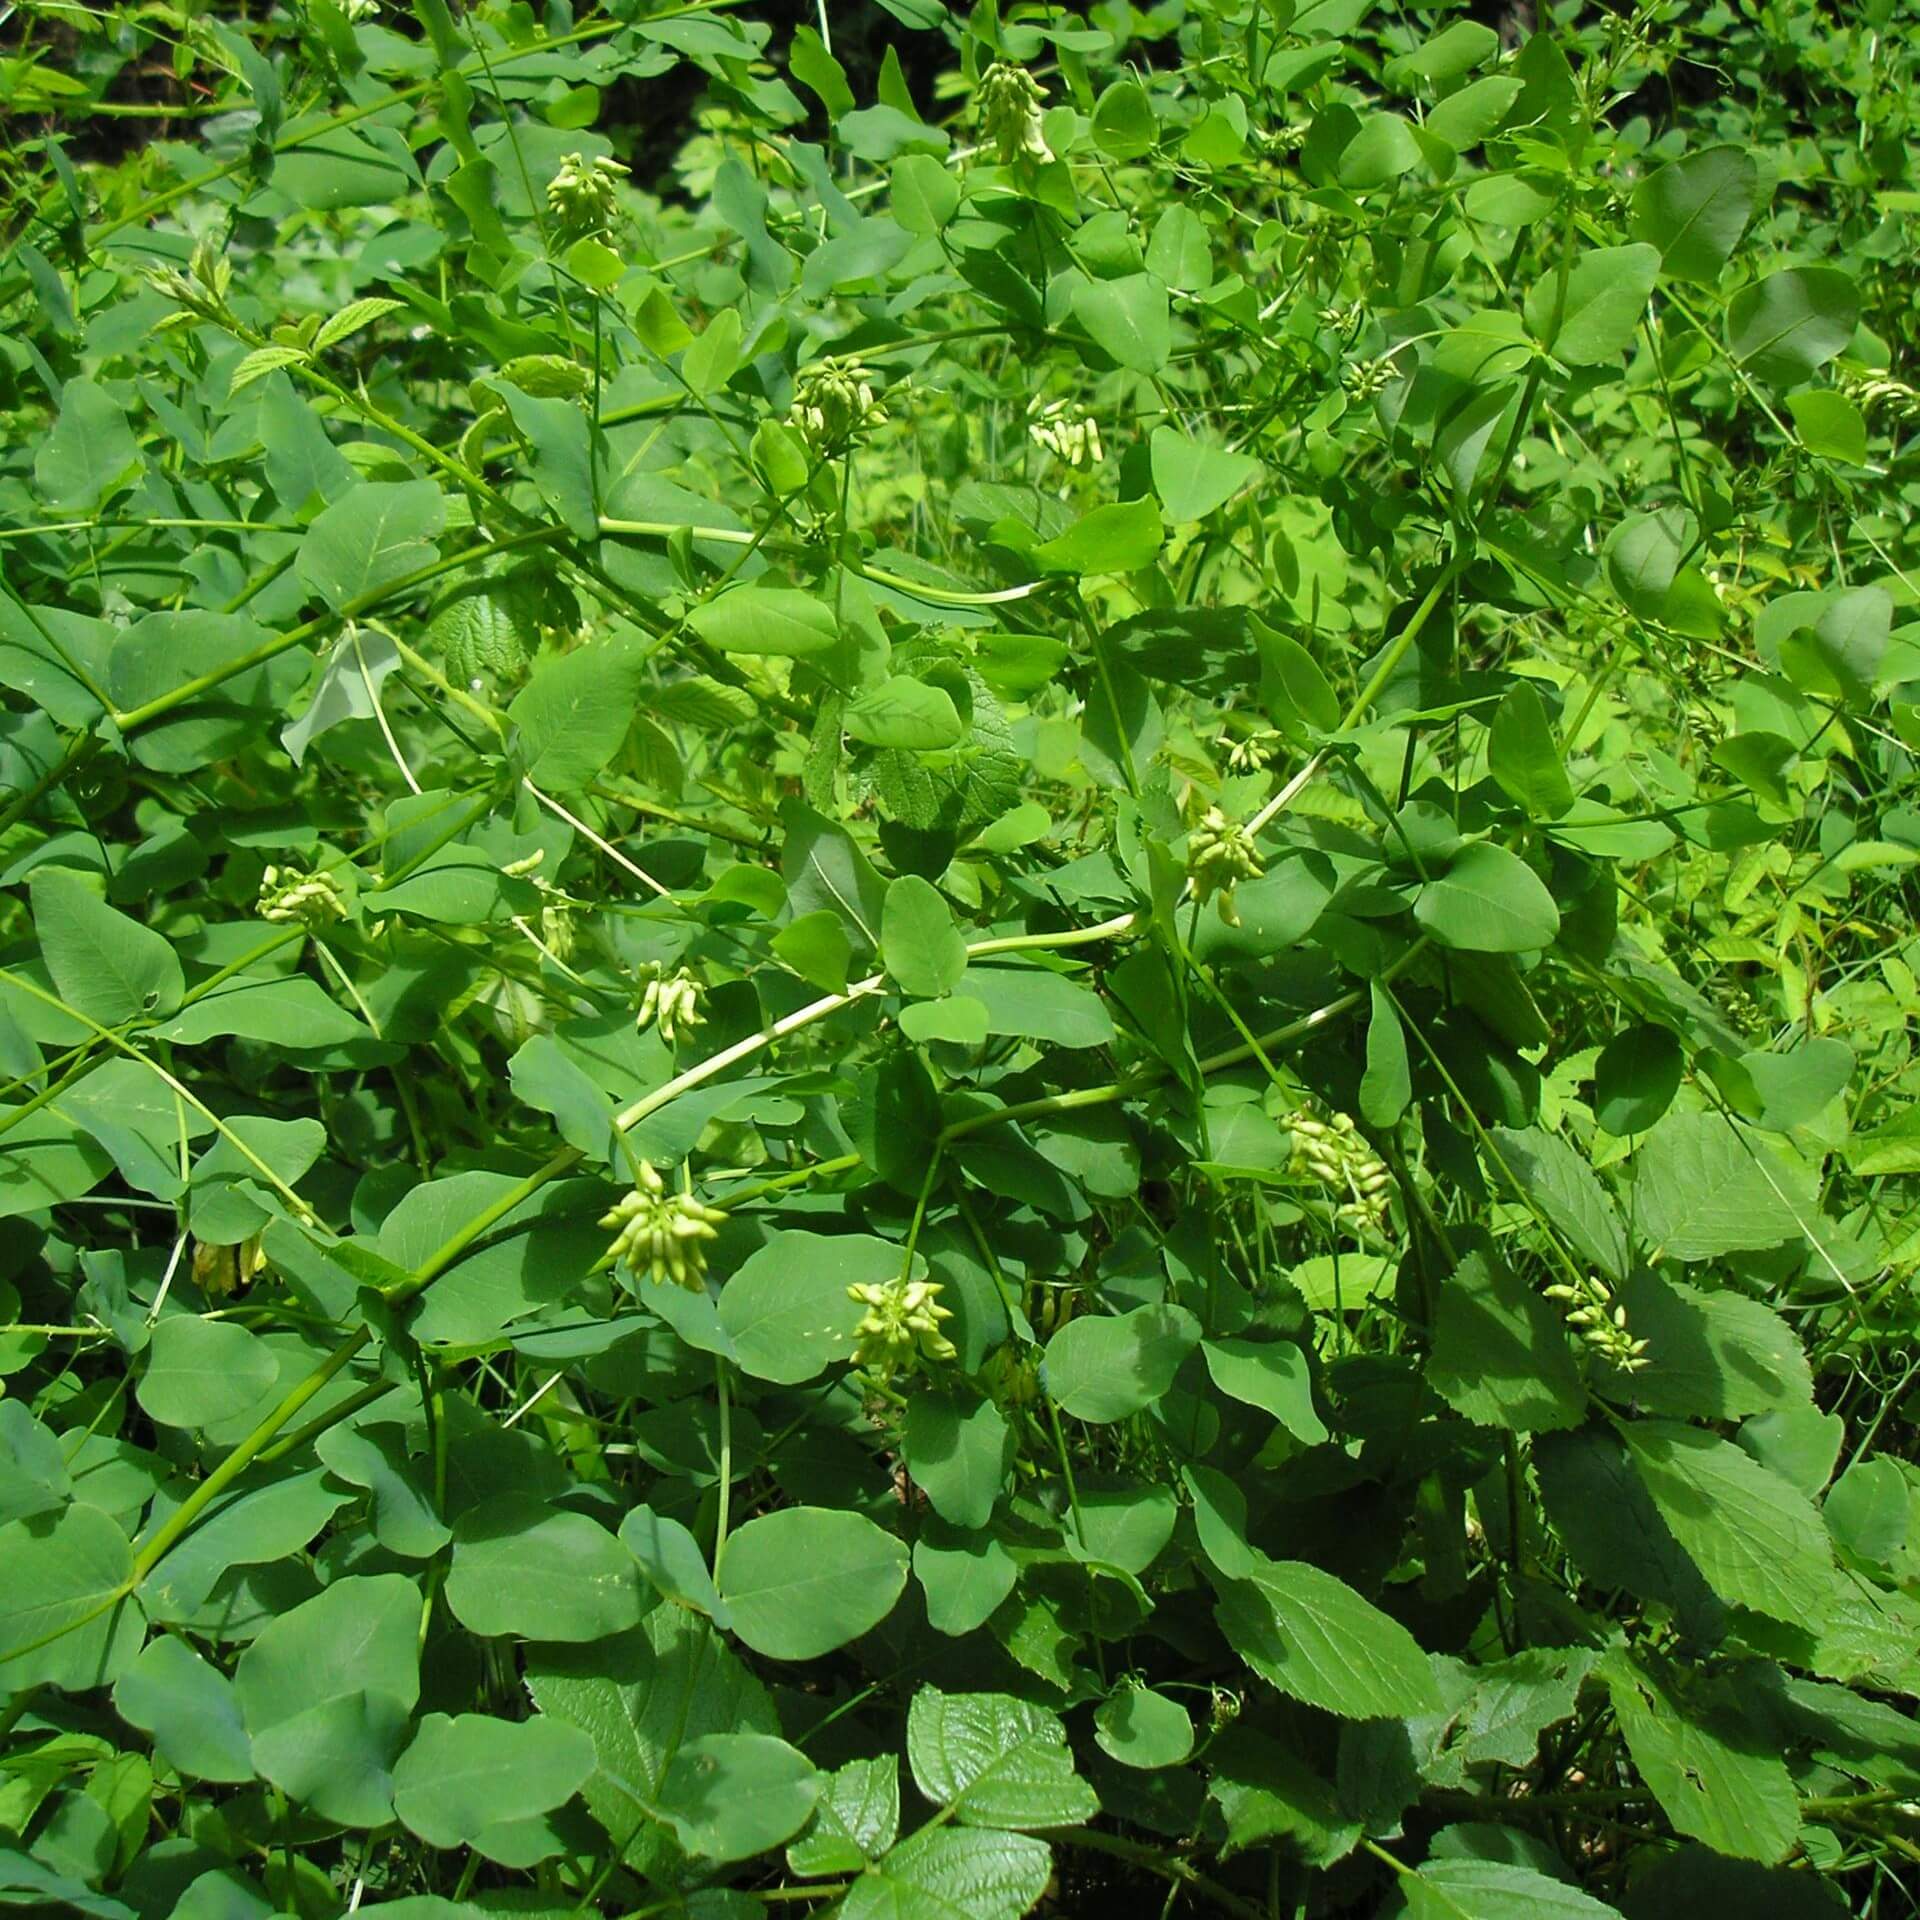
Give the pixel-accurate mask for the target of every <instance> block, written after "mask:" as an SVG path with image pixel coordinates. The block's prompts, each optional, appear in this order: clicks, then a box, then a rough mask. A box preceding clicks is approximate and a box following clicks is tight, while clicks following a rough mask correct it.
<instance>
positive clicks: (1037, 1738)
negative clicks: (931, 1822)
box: [907, 1687, 1100, 1830]
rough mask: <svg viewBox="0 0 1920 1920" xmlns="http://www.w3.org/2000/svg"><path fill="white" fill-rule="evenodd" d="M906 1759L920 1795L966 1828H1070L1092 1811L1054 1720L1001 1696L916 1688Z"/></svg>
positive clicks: (1092, 1801)
mask: <svg viewBox="0 0 1920 1920" xmlns="http://www.w3.org/2000/svg"><path fill="white" fill-rule="evenodd" d="M907 1762H908V1765H910V1766H911V1767H912V1769H913V1778H914V1784H915V1785H916V1786H918V1787H919V1789H920V1791H921V1792H922V1793H923V1794H925V1795H926V1797H927V1798H928V1799H929V1800H931V1801H932V1802H933V1803H934V1805H935V1806H936V1807H939V1808H941V1809H943V1810H945V1809H949V1808H950V1809H952V1815H953V1818H955V1819H956V1820H958V1821H959V1823H960V1824H961V1825H962V1826H966V1827H1009V1828H1013V1829H1015V1830H1019V1829H1023V1828H1039V1827H1070V1826H1077V1825H1078V1824H1079V1823H1080V1822H1081V1821H1083V1820H1090V1819H1092V1818H1093V1816H1094V1815H1095V1814H1096V1813H1097V1812H1099V1810H1100V1803H1099V1801H1098V1800H1097V1799H1096V1798H1095V1796H1094V1792H1093V1789H1092V1788H1091V1787H1089V1786H1088V1785H1087V1784H1086V1782H1085V1781H1084V1780H1081V1779H1080V1778H1079V1777H1078V1776H1077V1775H1076V1774H1075V1773H1074V1770H1073V1755H1072V1754H1071V1753H1070V1752H1069V1751H1068V1748H1067V1733H1066V1729H1065V1728H1064V1727H1063V1726H1062V1725H1061V1724H1060V1721H1059V1719H1058V1718H1057V1717H1056V1716H1055V1715H1053V1714H1051V1713H1049V1712H1048V1711H1047V1710H1046V1709H1045V1708H1044V1707H1036V1706H1032V1705H1030V1704H1029V1703H1028V1702H1026V1701H1024V1700H1017V1699H1014V1698H1013V1697H1012V1696H1010V1695H1008V1694H1002V1693H942V1692H941V1691H940V1689H939V1688H937V1687H922V1688H921V1689H920V1691H919V1692H918V1693H916V1694H915V1695H914V1697H913V1704H912V1706H911V1707H910V1708H909V1709H908V1710H907Z"/></svg>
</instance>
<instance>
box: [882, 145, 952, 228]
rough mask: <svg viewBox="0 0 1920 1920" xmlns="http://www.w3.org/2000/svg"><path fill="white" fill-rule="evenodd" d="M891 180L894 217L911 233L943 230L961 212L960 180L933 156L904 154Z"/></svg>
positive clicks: (894, 168) (897, 161)
mask: <svg viewBox="0 0 1920 1920" xmlns="http://www.w3.org/2000/svg"><path fill="white" fill-rule="evenodd" d="M891 183H892V189H893V192H892V202H891V204H892V207H893V217H894V218H895V219H896V220H897V221H899V223H900V224H901V226H903V227H904V228H905V229H906V230H907V231H908V232H909V233H917V234H935V233H940V232H942V231H943V230H944V229H945V227H946V225H947V223H948V222H949V221H950V220H951V219H952V218H953V216H954V214H955V213H956V212H958V211H959V207H960V182H959V181H958V180H956V179H955V178H954V176H953V174H952V172H951V171H950V170H949V169H948V168H946V167H943V166H942V165H941V164H940V162H939V161H938V160H935V159H933V158H932V157H931V156H930V155H927V154H924V153H903V154H902V155H901V156H900V158H899V159H898V160H896V161H895V162H894V163H893V167H892V172H891Z"/></svg>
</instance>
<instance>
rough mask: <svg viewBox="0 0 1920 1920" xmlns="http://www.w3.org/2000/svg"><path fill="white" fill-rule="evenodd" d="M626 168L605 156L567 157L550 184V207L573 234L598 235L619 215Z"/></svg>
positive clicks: (561, 162) (579, 155)
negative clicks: (588, 157)
mask: <svg viewBox="0 0 1920 1920" xmlns="http://www.w3.org/2000/svg"><path fill="white" fill-rule="evenodd" d="M626 172H627V170H626V168H625V167H623V166H622V165H621V164H620V162H619V161H618V160H609V159H608V158H607V157H606V156H605V155H604V154H602V155H601V156H599V157H598V158H597V159H593V160H589V159H587V158H586V156H585V155H584V154H578V153H569V154H564V155H562V157H561V160H560V171H559V172H558V173H556V174H555V175H554V176H553V178H552V179H551V180H549V181H548V182H547V206H548V209H549V210H550V211H551V212H552V214H553V217H554V218H555V219H556V220H558V221H559V222H560V224H561V225H562V226H563V227H565V228H566V229H567V230H568V231H569V232H570V233H598V232H601V231H602V230H603V229H605V228H607V227H610V226H612V225H613V222H614V220H615V218H616V216H617V215H618V214H619V212H620V182H621V181H622V180H623V179H624V178H625V177H626Z"/></svg>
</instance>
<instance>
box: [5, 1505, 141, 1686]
mask: <svg viewBox="0 0 1920 1920" xmlns="http://www.w3.org/2000/svg"><path fill="white" fill-rule="evenodd" d="M0 1559H4V1562H5V1565H6V1568H7V1578H6V1580H5V1582H4V1583H0V1686H3V1687H4V1688H5V1689H6V1690H7V1692H8V1693H10V1694H12V1693H17V1691H18V1690H20V1689H24V1688H27V1687H32V1686H36V1685H40V1684H43V1683H46V1684H51V1685H53V1686H56V1687H65V1688H70V1689H72V1690H74V1691H76V1692H79V1691H84V1690H86V1689H89V1688H92V1687H96V1686H100V1685H102V1684H104V1683H105V1682H107V1681H110V1680H112V1679H113V1678H115V1676H116V1674H117V1673H118V1672H119V1670H120V1669H121V1668H122V1667H124V1666H125V1665H126V1664H127V1663H128V1662H130V1661H131V1660H132V1658H133V1656H134V1654H135V1653H136V1652H137V1651H138V1650H139V1644H140V1638H141V1629H140V1613H139V1608H138V1607H137V1605H136V1604H135V1603H134V1602H133V1601H131V1600H126V1601H121V1602H118V1603H117V1604H116V1596H117V1595H119V1594H121V1593H124V1592H131V1590H132V1587H133V1548H132V1546H131V1545H130V1544H129V1543H128V1540H127V1536H126V1535H125V1533H123V1532H122V1531H121V1529H120V1527H119V1526H118V1525H117V1524H116V1523H115V1522H114V1521H113V1520H112V1519H111V1518H109V1516H108V1515H106V1514H105V1513H102V1512H101V1511H100V1509H99V1508H98V1507H94V1506H89V1505H87V1504H85V1503H84V1502H76V1503H75V1504H74V1505H72V1506H70V1507H68V1508H67V1509H66V1510H65V1511H64V1512H62V1513H59V1514H57V1515H55V1516H54V1517H53V1518H52V1519H48V1518H47V1517H46V1516H45V1515H39V1516H36V1517H34V1518H32V1519H26V1520H15V1521H12V1522H10V1523H9V1524H8V1525H6V1526H4V1527H0ZM129 1638H131V1644H130V1645H129V1644H127V1642H128V1640H129ZM41 1642H45V1644H44V1645H39V1644H38V1643H41ZM30 1648H32V1649H35V1650H34V1651H31V1652H29V1651H27V1650H28V1649H30Z"/></svg>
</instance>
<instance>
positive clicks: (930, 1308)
mask: <svg viewBox="0 0 1920 1920" xmlns="http://www.w3.org/2000/svg"><path fill="white" fill-rule="evenodd" d="M847 1298H848V1299H849V1300H851V1301H853V1302H854V1303H855V1304H856V1305H858V1306H862V1307H865V1308H866V1312H865V1313H864V1314H863V1315H862V1316H861V1319H860V1324H859V1326H857V1327H856V1328H855V1329H854V1348H853V1361H854V1365H855V1366H857V1367H859V1368H860V1369H861V1370H862V1371H863V1372H866V1373H869V1374H873V1375H875V1376H877V1377H878V1378H881V1379H884V1378H886V1376H887V1375H889V1374H892V1373H897V1372H899V1371H901V1370H902V1369H911V1368H912V1367H913V1366H915V1365H916V1364H917V1363H918V1362H919V1361H922V1360H952V1359H954V1358H956V1354H955V1351H954V1345H953V1342H952V1341H951V1340H949V1339H948V1338H947V1336H946V1335H945V1334H944V1333H942V1332H941V1331H940V1323H941V1321H943V1320H951V1319H952V1318H953V1314H952V1312H951V1311H950V1310H949V1309H948V1308H946V1307H943V1306H942V1305H941V1304H940V1283H939V1282H938V1281H937V1280H904V1279H903V1280H870V1281H857V1282H855V1284H854V1285H852V1286H850V1287H849V1288H848V1289H847Z"/></svg>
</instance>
